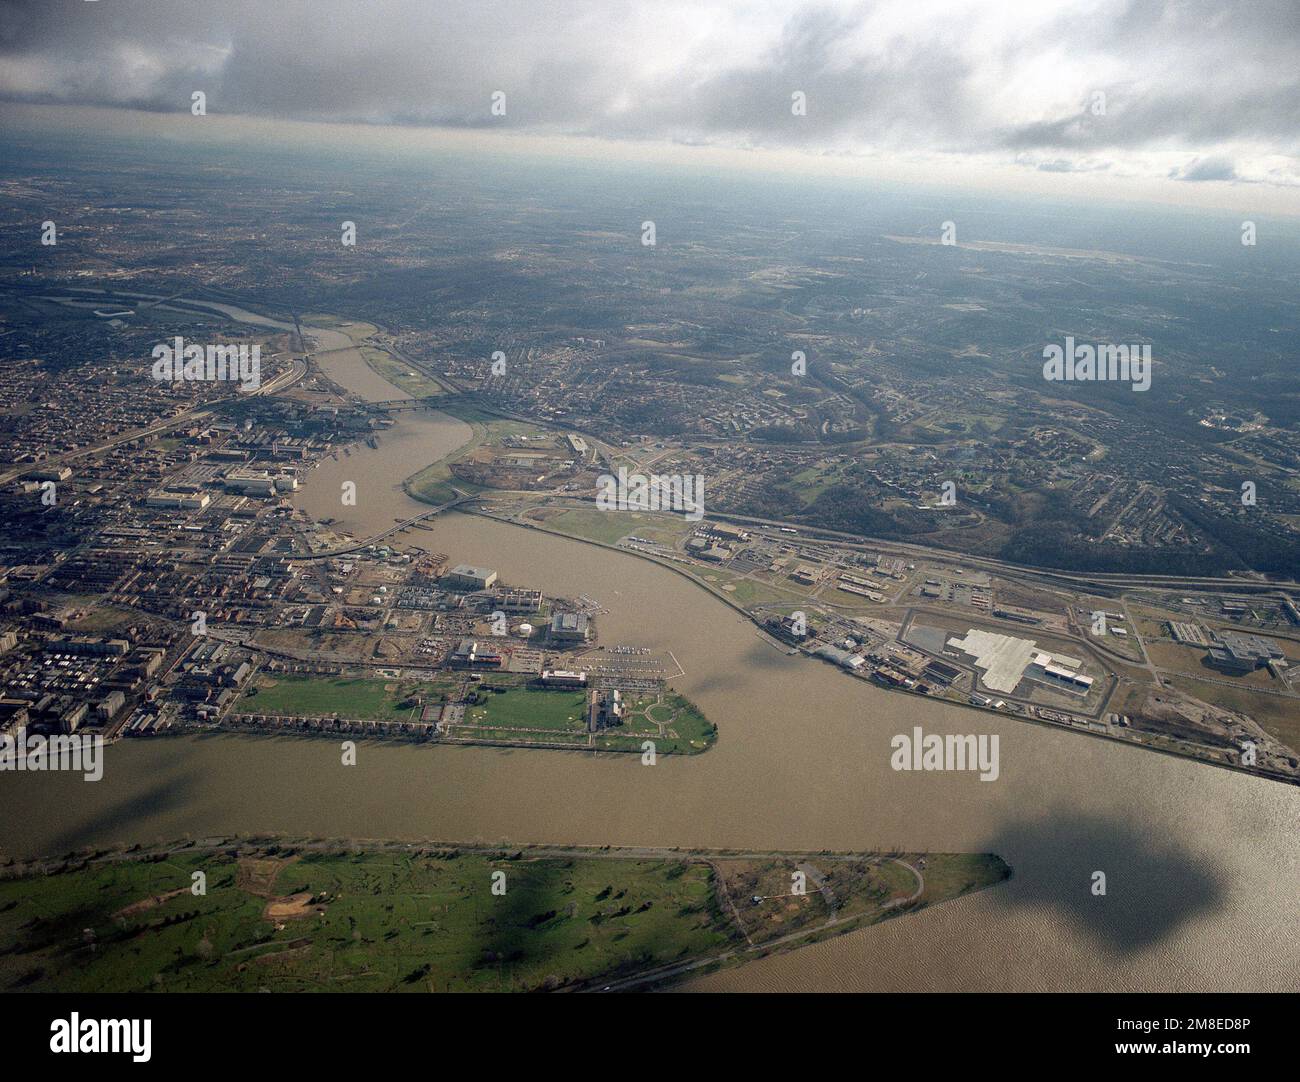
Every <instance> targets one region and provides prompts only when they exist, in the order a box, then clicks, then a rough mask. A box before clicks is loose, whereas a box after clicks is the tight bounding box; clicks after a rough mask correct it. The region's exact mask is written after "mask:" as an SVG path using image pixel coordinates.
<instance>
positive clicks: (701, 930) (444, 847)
mask: <svg viewBox="0 0 1300 1082" xmlns="http://www.w3.org/2000/svg"><path fill="white" fill-rule="evenodd" d="M1010 875H1011V869H1010V868H1009V867H1008V866H1007V865H1006V864H1005V862H1003V861H1002V860H1001V858H999V857H997V856H995V855H993V854H865V853H860V854H852V853H837V854H832V853H774V852H766V853H743V852H740V853H737V852H711V851H690V852H680V851H672V850H650V849H615V848H604V849H599V850H592V849H585V848H581V847H568V848H555V847H545V848H543V847H537V848H523V849H518V848H512V849H504V848H500V849H498V848H490V847H488V848H485V847H481V846H459V845H454V844H446V843H426V844H420V845H411V844H402V843H372V844H368V845H365V844H359V843H346V844H343V843H337V842H324V841H314V840H309V841H290V840H285V841H270V840H266V839H258V840H255V841H254V840H250V841H239V840H229V841H228V840H220V841H213V840H209V841H207V842H205V843H202V844H195V843H193V842H183V843H174V844H171V845H167V846H159V847H155V848H152V849H149V850H142V849H139V848H135V849H134V850H133V851H132V850H125V851H121V850H119V851H114V852H96V853H84V854H80V855H78V856H75V857H70V858H67V859H65V860H62V861H59V862H56V863H54V864H44V865H40V866H31V865H29V866H22V867H17V868H11V869H8V870H6V873H5V874H4V876H3V878H0V981H2V982H3V984H4V986H5V988H6V989H7V990H25V991H65V992H67V991H78V992H88V991H96V992H123V991H255V990H260V989H272V990H276V991H308V990H333V991H401V990H410V991H581V990H587V989H593V990H594V989H602V988H604V989H610V988H613V987H615V986H616V987H617V988H618V989H619V990H622V989H625V988H631V987H644V986H646V985H651V984H654V985H657V984H663V983H667V982H670V981H673V980H676V979H680V978H681V977H682V976H685V975H686V974H688V973H695V972H701V971H709V970H715V969H718V968H721V967H723V966H727V965H732V964H736V963H738V962H740V961H743V960H745V959H747V958H750V957H761V956H767V955H771V954H774V953H778V952H781V951H784V950H788V949H791V948H793V947H796V946H799V945H802V944H804V943H806V942H812V941H820V940H824V939H826V938H829V937H832V936H836V935H842V934H843V933H845V932H847V931H850V930H852V929H853V928H857V927H861V926H864V925H868V924H874V923H877V922H879V921H882V920H885V919H888V918H891V917H895V916H899V915H902V914H905V913H908V912H912V911H915V910H919V909H923V908H925V907H927V906H931V905H934V904H937V903H939V902H942V901H945V900H948V899H950V898H954V897H957V896H959V895H962V894H969V893H973V892H975V891H979V890H983V889H985V888H987V887H990V886H993V885H995V884H997V883H1000V882H1002V881H1003V880H1005V879H1007V878H1009V877H1010Z"/></svg>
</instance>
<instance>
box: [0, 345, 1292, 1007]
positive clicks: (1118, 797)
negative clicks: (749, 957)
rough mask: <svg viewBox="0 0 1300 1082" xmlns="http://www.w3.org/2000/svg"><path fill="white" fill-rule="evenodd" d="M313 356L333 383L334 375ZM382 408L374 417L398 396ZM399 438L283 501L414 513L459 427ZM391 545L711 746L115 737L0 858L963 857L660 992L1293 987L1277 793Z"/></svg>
mask: <svg viewBox="0 0 1300 1082" xmlns="http://www.w3.org/2000/svg"><path fill="white" fill-rule="evenodd" d="M322 344H324V343H322ZM319 359H320V360H321V361H322V363H326V365H327V367H328V368H330V369H331V370H332V372H333V374H334V375H335V378H339V379H340V381H342V378H341V377H342V376H344V375H346V374H347V372H348V371H350V370H353V369H354V368H355V364H356V362H359V357H355V355H353V356H349V354H348V353H346V352H339V353H335V354H325V355H322V356H321V357H320V358H319ZM366 371H367V372H369V370H368V369H366ZM371 375H373V373H372V374H371ZM361 378H367V377H364V376H363V377H361ZM369 389H370V390H373V391H375V392H376V394H377V393H378V392H379V391H381V390H383V389H382V388H375V387H373V386H372V387H370V388H369ZM391 390H392V389H391V387H390V388H389V390H387V391H384V393H383V396H384V397H398V394H392V393H390V391H391ZM399 394H400V392H399ZM399 416H402V417H403V418H404V419H403V420H402V421H401V423H400V424H399V425H398V426H397V428H396V429H395V430H394V431H392V432H390V433H388V434H387V435H385V436H384V437H383V441H382V443H381V446H380V448H379V450H378V451H369V450H368V449H363V450H360V451H358V450H354V451H353V453H352V455H350V456H346V457H345V456H340V458H339V459H337V460H334V461H330V462H327V463H326V464H324V465H322V466H321V467H320V468H319V469H318V470H316V471H315V472H314V473H313V474H312V475H310V477H309V480H308V484H307V485H306V487H305V488H304V490H303V492H302V494H301V496H300V500H301V502H302V505H303V506H307V507H312V506H313V504H314V502H315V501H316V500H318V499H320V500H325V499H326V496H325V495H324V494H328V501H327V502H329V503H330V504H331V506H333V507H334V509H333V510H332V511H329V512H324V511H319V508H322V507H323V506H324V503H322V504H320V505H318V507H317V508H315V509H317V510H318V511H319V513H328V514H331V515H334V516H335V517H338V516H339V510H338V508H337V506H335V504H336V501H337V495H336V494H337V492H338V484H337V482H338V480H339V479H340V478H342V479H351V480H355V481H357V483H358V493H359V497H360V498H359V500H358V506H357V507H356V508H349V509H347V510H348V512H349V514H350V515H351V516H352V518H351V519H350V520H349V521H350V522H351V524H352V525H353V527H354V528H356V529H357V530H359V531H361V532H365V531H366V530H372V531H373V532H378V531H379V530H381V529H383V528H385V527H386V526H388V525H390V524H391V523H392V520H393V518H394V517H397V516H399V515H401V514H402V511H403V509H404V508H405V507H408V506H413V507H414V508H415V509H416V510H419V509H420V506H421V505H419V504H415V503H414V502H413V501H410V500H409V498H407V497H406V496H405V495H404V494H403V493H402V492H401V490H400V487H398V484H399V482H400V480H401V478H402V477H404V476H406V475H408V474H410V473H412V472H414V471H415V470H416V469H418V468H419V467H420V466H422V465H424V464H426V463H427V462H428V461H431V460H432V458H437V457H439V456H440V455H442V454H445V453H447V450H449V449H450V448H451V447H454V446H456V445H458V443H459V442H461V441H463V439H464V438H465V436H466V435H467V430H466V429H465V426H464V425H462V424H461V422H459V421H456V420H453V419H451V418H448V417H445V416H443V415H440V414H436V413H432V412H430V413H426V414H418V415H411V414H405V415H399ZM430 452H436V453H433V454H432V457H425V456H426V455H428V454H429V453H430ZM345 470H346V474H347V475H350V476H347V475H345V473H344V472H343V471H345ZM367 493H370V494H371V497H372V498H367V495H366V494H367ZM418 543H419V544H421V545H423V546H424V547H426V548H434V549H437V550H438V551H442V552H446V553H448V554H449V555H450V556H451V557H452V558H453V559H454V560H463V561H465V562H470V563H475V564H484V565H487V566H490V567H494V568H497V569H498V571H499V572H500V573H501V576H502V578H503V579H504V580H506V581H508V582H510V583H514V584H518V585H527V586H532V587H535V588H540V589H542V590H545V591H546V592H547V593H551V594H559V595H567V596H576V595H577V594H587V595H589V596H591V597H594V598H596V599H598V600H599V601H600V602H601V603H602V604H603V605H604V606H606V607H607V608H608V609H609V610H610V611H609V613H608V615H605V616H602V617H600V618H599V627H600V634H601V638H602V640H603V641H604V642H606V643H629V644H637V645H643V646H647V647H651V648H655V649H664V650H671V651H672V652H673V654H674V655H675V656H676V658H677V659H678V661H679V662H680V664H681V666H682V667H683V668H684V669H685V675H684V676H681V677H678V678H677V679H676V680H674V681H673V685H674V687H675V688H676V689H677V690H679V691H682V692H684V693H685V694H687V695H689V696H690V697H691V698H692V699H694V700H695V701H696V702H698V703H699V704H700V705H701V706H702V707H703V709H704V710H705V712H706V713H707V714H708V715H709V717H710V718H711V719H712V720H714V721H715V722H716V723H717V724H718V726H719V728H720V739H719V743H718V745H717V747H716V748H714V749H713V750H711V751H709V752H707V753H706V754H704V755H700V756H695V757H691V758H680V759H678V758H673V757H671V756H666V757H661V758H660V759H659V761H658V763H657V765H655V766H653V767H647V766H642V765H641V763H640V760H639V758H638V757H636V756H620V755H606V756H596V757H593V756H592V755H589V754H583V753H567V752H549V751H515V750H504V749H489V748H465V747H410V746H398V745H390V746H385V745H383V744H363V745H362V746H361V748H360V752H359V758H358V763H357V765H356V766H355V767H343V766H341V765H340V758H339V751H338V746H337V744H335V743H334V742H333V741H329V740H313V739H305V738H304V739H297V738H291V737H251V736H235V735H216V736H208V737H177V738H160V739H157V740H153V741H150V740H143V741H127V742H123V743H121V744H117V745H115V746H113V747H112V748H110V749H108V751H107V753H106V754H107V761H106V764H105V773H104V778H103V780H102V781H100V782H97V783H87V782H84V781H82V780H81V778H80V776H79V775H67V774H46V775H35V774H32V775H28V774H7V775H4V776H0V850H3V851H4V852H7V853H16V854H28V853H60V852H64V851H67V850H69V849H72V848H76V847H80V846H83V845H88V844H99V843H107V842H124V841H141V842H148V841H153V840H164V839H170V838H175V837H177V836H182V835H190V836H194V837H205V836H212V835H219V834H227V833H239V832H242V833H256V832H283V833H288V834H296V835H313V836H325V837H350V838H356V837H365V838H395V839H404V838H409V839H412V840H417V839H439V840H461V841H485V842H498V841H501V842H513V843H526V842H552V843H570V844H590V845H604V844H621V845H650V846H699V847H749V848H759V849H772V848H775V849H781V848H788V849H813V850H816V849H823V848H825V849H840V850H870V849H876V848H885V847H887V848H898V849H905V850H925V849H931V850H961V851H985V850H991V851H994V852H997V853H1000V854H1001V855H1002V856H1003V857H1004V858H1005V859H1006V860H1007V861H1008V862H1009V863H1010V864H1011V865H1012V867H1013V868H1014V870H1015V875H1014V878H1013V879H1012V880H1011V881H1010V882H1009V883H1006V884H1003V885H1001V886H999V887H997V888H994V889H992V890H988V891H984V892H982V893H980V894H977V895H974V896H971V897H969V898H964V899H960V900H958V901H955V902H950V903H946V904H944V905H941V906H936V907H935V908H933V909H930V910H926V911H923V912H921V913H919V914H916V915H913V916H907V917H903V918H900V919H896V920H893V921H889V922H887V923H885V924H883V925H879V926H876V927H874V928H868V929H864V930H862V931H859V932H854V933H851V934H848V935H844V936H840V937H838V938H836V939H832V940H830V941H827V942H825V943H821V944H817V945H814V946H810V947H805V948H801V949H799V950H796V951H792V952H790V953H787V954H784V955H780V956H777V957H773V958H769V959H765V960H762V961H757V962H751V963H748V964H746V965H744V966H742V967H739V968H735V969H731V970H728V971H725V972H722V973H719V974H715V975H713V976H709V977H705V978H701V979H697V980H695V981H693V982H691V983H689V984H688V985H686V986H685V987H686V988H687V989H689V990H718V989H736V990H754V991H760V990H761V991H785V990H917V991H919V990H969V989H990V990H1003V989H1006V990H1012V989H1017V990H1018V989H1060V990H1112V989H1113V990H1152V991H1154V990H1162V989H1172V990H1218V989H1240V990H1245V989H1258V990H1291V991H1295V990H1300V906H1298V905H1297V896H1298V894H1300V829H1298V828H1300V789H1297V788H1295V787H1289V786H1283V785H1279V784H1277V783H1271V782H1265V781H1260V780H1256V779H1252V778H1250V777H1247V776H1244V775H1239V774H1234V773H1230V772H1228V771H1224V770H1218V769H1214V768H1211V767H1207V766H1204V765H1200V764H1195V763H1192V762H1189V761H1185V760H1181V759H1178V758H1174V757H1171V756H1166V755H1161V754H1157V753H1153V752H1149V751H1144V750H1142V749H1138V748H1132V747H1127V746H1123V745H1118V744H1113V743H1109V742H1107V741H1104V740H1100V739H1095V738H1091V737H1087V736H1083V735H1081V734H1073V733H1066V732H1058V731H1056V730H1052V729H1048V728H1043V727H1038V726H1033V725H1030V724H1027V723H1024V722H1017V721H1014V720H1011V719H1002V718H998V717H996V716H993V715H989V714H985V713H981V712H976V711H973V710H966V709H963V708H960V707H956V706H952V705H944V704H940V703H937V702H933V701H928V700H924V699H919V698H915V697H911V696H906V695H900V694H895V693H891V692H886V691H883V690H881V689H878V688H875V687H873V686H871V685H869V684H867V683H865V682H864V681H860V680H854V679H852V678H850V677H848V676H846V675H843V674H841V673H839V672H837V671H835V670H833V669H832V668H831V667H830V666H828V665H826V664H824V663H822V662H820V661H814V660H811V659H806V658H802V657H790V656H787V655H786V654H784V653H783V652H782V651H780V650H778V649H776V648H774V647H773V646H772V645H770V644H769V643H768V642H767V641H766V640H764V639H762V638H761V637H760V636H759V634H758V633H757V630H756V629H755V628H754V627H753V626H752V625H751V624H750V623H749V622H748V621H746V620H745V619H744V618H742V617H741V616H740V615H739V614H737V613H735V612H734V611H732V610H731V609H729V608H728V607H727V606H725V605H724V604H722V603H721V602H720V601H718V600H716V599H715V598H713V597H711V596H710V595H708V594H706V593H705V592H703V591H702V590H700V589H699V588H697V587H695V586H693V585H692V584H690V583H689V582H687V581H686V580H685V579H683V578H682V577H681V576H679V575H677V574H674V573H673V572H671V571H669V570H667V569H665V568H662V567H659V566H656V565H653V564H651V563H648V562H646V561H644V560H640V559H637V558H635V557H633V556H629V555H623V554H619V553H616V552H612V551H610V550H607V549H602V548H598V547H596V546H592V545H587V544H583V543H581V542H577V541H570V540H566V539H562V538H557V537H552V536H550V535H546V534H542V533H539V532H536V531H531V530H525V529H522V528H519V527H515V526H511V525H508V524H505V523H499V522H494V521H491V520H488V519H484V518H481V517H478V516H473V515H462V514H452V515H448V516H445V517H442V518H439V519H437V520H435V522H434V524H433V531H432V532H431V533H427V534H421V535H419V538H418ZM915 725H920V726H922V727H923V729H924V730H925V731H926V732H927V733H931V732H933V733H939V734H946V733H990V734H991V733H997V734H999V735H1000V738H1001V774H1000V777H999V778H998V779H997V780H996V781H988V782H985V781H980V780H979V778H978V776H977V775H976V774H974V773H955V772H954V773H908V772H895V771H893V770H892V769H891V768H890V766H889V759H890V751H891V749H890V738H891V737H892V736H893V735H894V734H896V733H906V732H910V731H911V729H912V727H913V726H915ZM1094 871H1104V872H1105V874H1106V878H1107V893H1106V895H1105V896H1104V897H1095V896H1094V895H1093V894H1092V893H1091V890H1090V887H1091V883H1092V875H1093V873H1094Z"/></svg>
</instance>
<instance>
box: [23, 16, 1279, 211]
mask: <svg viewBox="0 0 1300 1082" xmlns="http://www.w3.org/2000/svg"><path fill="white" fill-rule="evenodd" d="M194 90H203V91H204V92H205V93H206V94H207V98H208V109H209V114H210V115H216V116H224V117H230V116H232V115H238V116H249V117H262V118H280V119H293V120H307V121H327V122H363V123H367V124H380V125H386V124H398V125H403V126H412V125H418V126H430V127H433V128H435V129H442V130H444V131H461V132H465V131H472V132H478V133H481V134H484V135H486V134H513V135H516V136H517V135H519V134H524V135H528V136H531V137H534V139H536V138H546V139H557V138H558V137H574V136H577V137H587V138H594V139H598V140H604V141H606V142H607V143H608V141H611V140H612V141H616V146H617V147H626V146H629V145H633V144H641V145H644V144H671V145H673V146H674V147H676V148H679V149H680V148H683V147H698V146H707V147H714V148H721V149H725V150H727V151H735V150H744V151H747V152H749V153H751V154H755V153H756V152H757V156H758V157H759V158H762V157H763V156H766V155H772V156H775V157H776V158H778V159H779V160H782V161H785V160H793V159H792V158H791V155H800V156H804V157H805V159H814V158H815V159H820V160H821V161H822V162H826V161H828V160H835V161H838V162H841V163H842V162H845V161H847V162H852V163H855V164H861V165H862V166H863V168H864V169H867V170H868V171H869V168H870V166H871V165H872V164H873V163H875V164H891V163H892V164H893V165H895V166H897V165H899V164H900V163H903V164H905V165H910V167H912V168H913V169H920V170H924V169H927V168H931V167H933V168H935V169H938V170H940V171H943V170H947V171H954V170H955V171H957V175H960V171H961V170H963V169H970V170H979V171H991V172H998V173H999V174H1000V175H1012V174H1013V173H1017V172H1018V173H1019V174H1021V175H1023V176H1030V175H1036V183H1037V184H1038V186H1039V187H1040V188H1042V187H1043V185H1047V187H1048V188H1050V184H1051V181H1050V180H1049V179H1048V178H1057V179H1056V181H1055V182H1056V183H1057V184H1060V185H1068V184H1069V183H1070V182H1071V178H1073V180H1074V181H1075V182H1077V181H1078V180H1079V178H1081V177H1087V178H1089V180H1090V182H1097V181H1101V180H1110V181H1112V182H1114V183H1115V184H1116V185H1117V186H1120V187H1122V186H1123V185H1124V184H1125V183H1128V184H1129V185H1130V186H1134V185H1136V186H1142V187H1145V188H1147V189H1150V188H1152V187H1153V186H1154V187H1160V188H1163V189H1165V190H1167V191H1168V192H1169V193H1173V194H1171V195H1170V198H1174V199H1177V194H1176V193H1177V190H1178V189H1180V188H1182V189H1190V188H1193V187H1201V188H1205V187H1212V188H1214V189H1215V190H1218V191H1220V192H1225V191H1228V190H1232V191H1234V192H1235V194H1236V196H1237V197H1238V198H1237V199H1236V200H1235V201H1237V202H1239V201H1240V197H1241V196H1242V195H1243V194H1245V195H1246V196H1247V197H1248V198H1249V196H1250V193H1249V191H1248V189H1251V188H1253V189H1254V197H1256V198H1260V197H1263V196H1264V195H1265V190H1266V189H1267V190H1268V192H1267V194H1268V195H1269V196H1270V197H1272V198H1271V199H1270V200H1269V201H1270V202H1273V201H1275V200H1276V199H1277V198H1278V197H1283V198H1285V199H1288V200H1289V199H1291V198H1293V197H1300V0H1242V2H1236V3H1234V2H1232V0H1059V2H1058V0H1022V2H1019V3H1017V2H1015V0H1002V2H998V0H990V2H982V3H971V2H955V0H946V2H938V0H865V2H858V0H834V2H800V0H786V2H775V0H687V2H679V0H664V2H655V0H593V2H585V0H527V2H525V0H17V2H5V0H0V101H8V102H35V103H47V104H50V103H53V104H67V105H83V106H85V105H94V106H109V107H113V108H120V109H135V110H141V109H143V110H148V111H151V112H161V113H175V114H178V115H183V116H188V114H189V104H190V94H191V92H192V91H194ZM494 91H502V92H504V94H505V106H506V109H505V116H504V117H500V116H493V115H492V112H491V104H492V94H493V92H494ZM796 91H798V92H802V93H803V94H804V95H806V101H807V109H806V115H804V116H796V115H794V114H793V113H792V109H791V105H792V97H791V95H792V94H794V93H795V92H796ZM1099 94H1100V95H1104V102H1103V101H1102V99H1101V98H1099V97H1098V95H1099ZM1102 109H1104V111H1101V110H1102ZM614 149H616V148H615V147H614V146H611V150H614ZM1230 202H1231V201H1230Z"/></svg>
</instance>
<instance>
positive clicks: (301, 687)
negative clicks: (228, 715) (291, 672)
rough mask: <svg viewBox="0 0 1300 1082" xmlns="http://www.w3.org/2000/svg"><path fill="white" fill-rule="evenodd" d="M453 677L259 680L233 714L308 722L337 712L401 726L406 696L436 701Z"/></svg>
mask: <svg viewBox="0 0 1300 1082" xmlns="http://www.w3.org/2000/svg"><path fill="white" fill-rule="evenodd" d="M459 686H460V685H459V681H458V680H457V679H455V678H454V677H447V678H445V679H438V680H428V681H425V680H422V681H415V680H377V679H367V678H347V677H325V676H277V677H275V678H271V677H268V676H263V677H260V678H259V680H258V683H257V685H256V686H255V687H253V688H250V689H249V690H248V691H246V692H245V693H244V695H243V697H242V698H241V699H240V700H239V703H238V706H237V710H239V711H240V712H242V713H245V714H283V715H287V716H292V717H299V716H302V717H314V716H316V715H320V714H334V713H337V714H338V715H339V716H340V717H343V718H353V719H357V720H361V721H401V720H404V719H405V718H407V717H408V716H409V715H410V713H411V711H412V709H413V707H412V706H409V705H408V706H405V707H403V706H402V705H401V704H402V703H403V702H405V701H407V700H408V699H409V698H411V697H412V696H420V697H422V698H424V699H425V700H426V701H428V700H433V701H435V702H436V701H437V700H438V699H440V698H442V696H443V695H444V694H446V693H450V692H452V691H454V690H455V689H457V688H458V687H459Z"/></svg>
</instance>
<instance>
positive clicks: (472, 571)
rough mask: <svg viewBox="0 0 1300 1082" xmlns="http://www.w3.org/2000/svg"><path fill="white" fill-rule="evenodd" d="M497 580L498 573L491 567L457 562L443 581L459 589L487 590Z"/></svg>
mask: <svg viewBox="0 0 1300 1082" xmlns="http://www.w3.org/2000/svg"><path fill="white" fill-rule="evenodd" d="M496 580H497V573H496V572H495V571H493V570H492V569H491V568H487V567H475V566H474V565H473V564H457V565H456V566H455V567H453V568H452V569H451V570H450V571H448V572H447V574H446V575H444V576H443V578H442V581H443V583H444V584H446V585H447V586H450V587H452V588H453V589H457V590H486V589H488V588H489V587H490V586H491V585H492V584H493V583H494V582H496Z"/></svg>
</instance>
